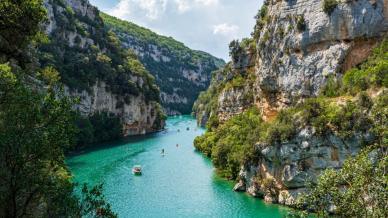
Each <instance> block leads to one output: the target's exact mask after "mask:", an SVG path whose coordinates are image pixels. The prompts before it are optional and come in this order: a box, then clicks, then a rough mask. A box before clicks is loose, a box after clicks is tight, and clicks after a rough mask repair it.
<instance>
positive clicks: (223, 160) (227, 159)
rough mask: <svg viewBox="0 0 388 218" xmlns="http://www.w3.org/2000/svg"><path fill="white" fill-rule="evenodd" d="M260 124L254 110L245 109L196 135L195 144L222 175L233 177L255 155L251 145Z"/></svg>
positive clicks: (255, 138) (257, 113) (256, 110)
mask: <svg viewBox="0 0 388 218" xmlns="http://www.w3.org/2000/svg"><path fill="white" fill-rule="evenodd" d="M261 123H262V120H261V118H260V113H259V111H258V109H256V108H252V109H249V110H248V111H246V112H244V113H242V114H240V115H237V116H235V117H233V118H231V119H230V120H229V121H227V122H226V123H224V124H222V125H220V126H219V127H218V128H217V131H215V132H212V131H209V132H208V133H206V134H205V135H203V136H200V137H197V138H196V140H195V143H194V144H195V147H196V148H197V149H198V150H199V151H202V152H204V153H205V154H206V155H208V156H211V158H212V160H213V163H214V165H215V166H216V167H217V169H218V172H219V173H220V174H221V175H222V176H224V177H226V178H229V179H236V178H237V176H238V172H239V170H240V166H241V165H244V164H246V163H248V162H250V161H252V160H253V159H254V157H256V156H257V154H256V153H255V152H256V150H255V146H254V144H255V143H256V142H257V141H258V140H259V133H260V132H261V131H260V129H261Z"/></svg>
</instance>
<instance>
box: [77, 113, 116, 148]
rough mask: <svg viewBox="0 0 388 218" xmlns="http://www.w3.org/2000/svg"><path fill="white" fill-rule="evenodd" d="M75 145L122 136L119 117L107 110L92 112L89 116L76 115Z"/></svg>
mask: <svg viewBox="0 0 388 218" xmlns="http://www.w3.org/2000/svg"><path fill="white" fill-rule="evenodd" d="M76 125H77V127H78V129H79V130H78V134H77V139H76V141H77V147H78V148H79V147H84V146H91V145H93V144H97V143H102V142H108V141H115V140H118V139H120V138H122V136H123V126H122V123H121V120H120V118H119V117H117V116H115V115H114V114H108V113H107V112H101V113H96V114H93V115H92V116H90V117H82V116H80V115H78V118H77V120H76Z"/></svg>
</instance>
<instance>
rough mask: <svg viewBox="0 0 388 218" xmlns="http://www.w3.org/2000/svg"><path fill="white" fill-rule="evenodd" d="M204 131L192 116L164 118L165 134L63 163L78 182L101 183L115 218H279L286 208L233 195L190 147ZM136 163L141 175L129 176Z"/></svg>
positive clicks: (227, 185) (143, 138)
mask: <svg viewBox="0 0 388 218" xmlns="http://www.w3.org/2000/svg"><path fill="white" fill-rule="evenodd" d="M187 127H189V128H190V130H189V131H187V130H186V128H187ZM178 130H180V131H178ZM203 132H204V130H203V129H199V128H197V126H196V122H195V120H194V119H193V118H192V117H189V116H183V117H177V118H169V119H168V121H167V130H166V131H164V132H160V133H156V134H153V135H148V136H145V137H139V138H136V139H130V140H128V141H126V142H122V143H116V144H108V145H106V146H103V147H101V148H99V149H95V150H93V151H87V152H85V153H83V154H81V155H77V156H74V157H70V158H69V159H68V160H67V163H68V165H69V166H70V168H71V171H72V172H73V174H74V176H75V180H76V181H77V182H80V183H84V182H88V183H90V184H96V183H100V182H103V183H104V184H105V195H106V197H107V199H108V201H109V203H111V205H112V208H113V210H114V211H115V212H117V213H118V214H119V217H157V218H164V217H166V218H167V217H169V218H170V217H193V218H195V217H271V218H275V217H282V216H284V215H285V214H286V212H287V209H285V208H283V207H279V206H277V205H271V204H266V203H264V202H263V201H262V200H259V199H254V198H252V197H250V196H248V195H246V194H244V193H235V192H233V191H232V188H233V184H232V183H231V182H228V181H225V180H223V179H221V178H219V177H217V176H216V175H215V173H214V168H213V166H212V164H211V162H210V160H209V159H207V158H205V157H203V156H202V155H201V154H200V153H198V152H196V151H195V150H194V147H193V140H194V138H195V137H196V136H198V135H201V134H202V133H203ZM176 144H179V145H180V146H179V147H178V148H177V147H176ZM161 149H165V152H166V155H165V156H162V155H160V152H161ZM136 164H140V165H142V166H143V175H142V176H134V175H132V173H131V168H132V166H133V165H136Z"/></svg>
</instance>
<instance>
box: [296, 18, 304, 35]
mask: <svg viewBox="0 0 388 218" xmlns="http://www.w3.org/2000/svg"><path fill="white" fill-rule="evenodd" d="M296 28H297V29H298V31H299V32H303V31H305V30H306V21H305V20H304V16H303V15H299V16H298V17H297V19H296Z"/></svg>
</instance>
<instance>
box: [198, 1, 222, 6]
mask: <svg viewBox="0 0 388 218" xmlns="http://www.w3.org/2000/svg"><path fill="white" fill-rule="evenodd" d="M194 1H195V2H196V3H199V4H203V5H205V6H209V5H216V4H218V0H194Z"/></svg>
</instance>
